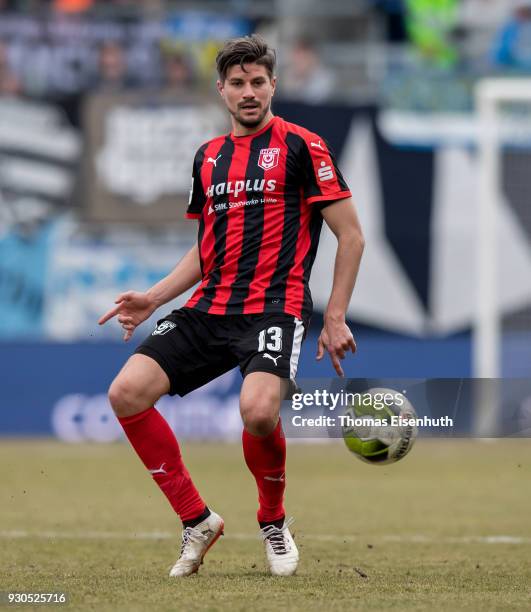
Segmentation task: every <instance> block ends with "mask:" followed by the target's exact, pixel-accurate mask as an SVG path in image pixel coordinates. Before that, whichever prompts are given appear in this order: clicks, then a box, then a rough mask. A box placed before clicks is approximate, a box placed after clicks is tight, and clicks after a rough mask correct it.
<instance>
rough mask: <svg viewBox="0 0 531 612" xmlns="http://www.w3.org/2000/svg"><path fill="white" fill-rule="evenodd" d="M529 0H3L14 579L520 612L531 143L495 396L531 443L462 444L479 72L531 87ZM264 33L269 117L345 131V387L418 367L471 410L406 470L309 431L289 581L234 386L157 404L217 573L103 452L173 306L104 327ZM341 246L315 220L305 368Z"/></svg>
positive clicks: (120, 590)
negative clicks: (233, 74)
mask: <svg viewBox="0 0 531 612" xmlns="http://www.w3.org/2000/svg"><path fill="white" fill-rule="evenodd" d="M524 5H525V6H524ZM527 5H528V3H526V2H523V1H522V2H508V1H506V0H463V1H462V2H458V1H457V0H439V1H438V2H432V1H431V0H372V1H371V0H348V1H347V0H328V1H327V2H320V1H319V0H282V1H279V0H256V1H251V0H199V1H197V2H180V1H175V2H162V1H159V0H143V1H141V2H134V1H132V0H114V1H110V2H97V1H95V0H50V1H47V2H40V1H36V0H0V380H1V393H0V470H1V472H0V474H1V476H0V541H1V543H2V546H1V552H0V566H1V568H2V570H1V571H0V592H1V591H6V590H14V589H16V590H19V591H28V590H33V591H37V592H44V591H51V590H53V591H57V590H59V591H66V592H68V594H69V597H70V601H71V604H72V606H71V607H73V608H74V609H87V610H90V609H97V610H107V609H109V610H116V609H127V610H145V609H147V608H148V607H149V608H153V609H157V610H175V609H186V610H204V609H209V610H218V609H220V610H223V609H239V610H248V609H249V608H253V609H254V610H257V611H258V610H270V609H276V610H278V609H281V610H282V609H290V610H297V609H299V608H300V609H301V610H302V609H304V610H305V611H308V610H323V609H325V610H341V611H343V610H345V609H362V610H364V611H365V610H382V609H385V608H388V607H391V606H392V607H393V608H394V609H396V610H402V609H404V610H405V609H407V610H411V609H414V610H427V609H430V610H448V609H463V608H467V609H482V610H489V609H496V610H502V609H507V610H509V609H510V610H515V609H528V606H529V595H530V593H529V584H530V583H531V575H530V573H529V572H530V569H531V566H530V564H529V546H530V544H531V538H530V537H529V535H530V531H529V506H530V503H531V498H530V489H529V477H530V470H531V458H530V452H529V440H528V438H525V430H526V429H527V432H529V430H530V429H531V426H530V419H531V400H530V399H529V398H530V396H531V390H530V388H529V381H530V376H529V369H530V364H531V357H529V350H530V347H531V342H529V338H530V334H529V332H530V330H531V317H530V316H529V307H530V306H531V284H530V283H529V278H531V274H530V272H531V250H530V247H529V245H530V237H531V234H530V232H531V215H530V214H529V193H530V187H531V186H530V176H529V172H528V165H529V141H528V142H527V145H525V146H521V143H520V146H518V147H517V148H515V147H508V148H505V149H504V151H503V181H502V182H503V187H504V196H505V197H504V198H503V200H502V202H501V205H500V206H501V209H500V218H499V234H498V239H499V244H500V245H501V249H500V264H501V265H500V270H499V272H500V283H501V284H500V287H501V290H500V291H499V293H498V297H499V302H498V303H499V307H500V312H501V313H502V314H503V326H502V327H503V330H504V332H507V333H506V334H505V333H504V336H507V338H508V339H509V341H510V342H509V346H508V348H509V350H508V351H507V352H506V355H505V357H507V358H504V360H503V370H502V374H503V376H504V381H503V385H502V386H503V388H504V389H505V388H506V389H507V396H508V397H509V400H510V401H509V402H508V403H507V405H505V404H504V405H503V410H504V416H505V414H506V413H507V414H508V415H509V416H510V418H511V423H512V425H515V424H516V425H517V426H518V428H519V431H520V432H522V431H523V432H524V437H523V439H519V440H501V439H498V440H496V441H493V440H491V441H490V443H485V442H480V441H477V440H472V439H470V438H469V437H468V436H471V435H480V434H481V432H482V429H481V426H479V427H478V421H481V419H478V416H481V414H482V409H483V405H482V404H481V402H479V405H477V402H476V405H474V406H473V405H472V404H473V403H472V402H471V401H470V398H471V394H470V393H469V391H470V390H471V389H472V390H473V389H474V388H475V387H474V384H473V383H472V386H470V385H469V386H468V387H467V384H464V383H463V381H470V380H471V376H472V375H473V374H474V370H473V365H472V364H473V334H472V329H473V322H474V318H475V311H476V308H477V294H476V289H477V270H478V264H479V263H480V262H478V261H477V258H476V257H477V256H476V253H477V249H476V243H477V239H478V236H477V220H478V218H479V215H480V214H481V202H480V199H479V196H478V192H479V186H478V180H479V179H478V176H479V159H478V155H477V146H476V145H477V137H478V125H477V123H476V115H475V111H474V87H475V84H476V83H477V82H478V81H479V80H481V79H482V78H483V77H486V76H493V75H494V76H519V77H521V78H524V79H527V77H528V76H529V71H530V70H531V55H529V53H530V52H529V49H530V48H531V45H529V44H526V40H528V38H526V36H527V37H529V36H530V34H529V28H528V27H527V26H528V25H529V17H530V14H529V9H528V8H527ZM526 11H527V12H526ZM519 30H522V32H523V34H522V36H523V38H519V36H517V35H516V34H517V32H518V31H519ZM253 31H258V32H260V33H262V34H264V35H265V36H266V37H267V39H268V40H269V41H270V42H271V43H272V44H273V46H275V47H276V48H277V49H278V53H279V71H278V76H279V87H278V91H277V95H276V96H275V104H274V111H275V113H277V114H279V115H282V116H284V117H285V118H286V119H290V120H293V121H296V122H298V123H300V124H302V125H305V126H306V127H308V128H310V129H314V130H316V131H317V132H318V133H319V134H321V135H322V136H323V137H325V138H326V139H327V140H328V141H329V142H330V144H331V145H332V146H333V147H334V149H335V150H336V153H337V156H338V159H339V164H340V167H341V168H342V170H343V171H344V174H345V177H346V178H347V180H348V182H349V184H350V186H351V188H352V191H353V193H354V197H355V200H356V202H357V206H358V209H359V213H360V217H361V221H362V224H363V228H364V232H365V235H366V239H367V247H366V252H365V254H364V259H363V262H362V269H361V272H360V277H359V281H358V284H357V287H356V289H355V294H354V297H353V299H352V302H351V306H350V310H349V318H350V321H351V323H352V326H353V330H354V334H355V337H356V339H357V342H358V347H359V350H358V354H357V355H356V356H355V357H350V358H349V359H348V360H346V362H345V365H344V368H345V372H346V375H347V376H349V377H353V378H361V379H363V380H378V381H382V379H387V382H388V385H386V386H393V384H392V383H393V381H394V382H397V381H400V385H399V386H398V387H397V388H401V384H402V382H403V381H405V383H404V384H406V385H407V384H411V385H413V386H414V385H415V384H416V383H418V382H419V381H420V383H421V388H422V394H423V398H424V399H426V398H427V397H430V398H431V401H430V402H429V404H430V408H431V410H432V414H433V412H434V411H435V412H438V413H439V414H448V415H449V416H453V415H456V416H457V417H458V424H459V427H458V433H459V435H461V436H465V439H460V440H456V439H442V440H437V439H433V438H429V439H421V440H419V441H418V442H417V443H416V445H415V448H414V450H413V452H411V453H410V455H409V456H408V457H407V458H406V459H405V460H404V461H401V462H399V463H398V464H396V465H393V466H391V467H389V468H376V467H372V466H367V465H365V464H362V463H361V462H358V461H356V460H354V459H353V458H352V457H351V456H350V455H349V453H348V452H347V451H346V450H345V448H344V447H343V445H342V443H341V442H340V441H339V443H337V444H334V443H333V442H331V443H329V444H290V449H289V454H288V477H289V487H288V511H289V513H290V514H292V513H293V515H294V516H295V517H296V518H297V523H296V537H297V542H298V545H299V548H300V550H301V553H302V559H301V565H300V568H299V571H298V575H297V576H295V577H293V578H292V579H290V580H289V581H283V582H282V581H277V580H274V579H272V578H271V577H269V576H268V575H267V574H266V573H265V572H264V570H263V558H262V556H263V555H262V551H261V549H260V547H261V544H260V542H258V541H257V539H256V524H255V510H256V508H255V506H256V491H255V489H254V483H253V482H252V478H250V476H249V474H248V473H247V471H246V468H245V466H244V464H243V460H242V457H241V448H240V445H239V443H237V442H236V443H230V442H231V441H236V440H237V439H238V438H239V436H240V432H241V422H240V418H239V414H238V399H237V391H238V387H239V380H240V378H239V373H238V372H232V373H229V374H227V375H226V376H225V377H223V378H222V379H220V380H218V381H215V382H214V383H212V384H210V385H208V386H206V387H205V388H203V389H200V390H198V391H197V392H195V393H194V394H191V395H190V396H188V397H186V398H183V399H179V398H174V399H170V398H164V399H163V400H161V402H160V403H159V406H158V407H159V409H160V410H161V411H162V412H163V413H164V415H165V416H166V417H167V418H168V420H169V422H170V424H171V425H172V427H173V428H174V429H175V431H176V432H177V434H178V437H179V439H180V440H181V441H182V443H183V444H182V448H183V454H184V456H185V460H186V463H187V465H188V467H189V469H190V471H191V473H192V474H193V476H194V479H196V482H197V483H198V485H199V487H200V489H201V490H202V491H203V490H204V491H205V495H206V496H207V498H208V500H209V501H208V503H209V504H212V507H214V508H215V509H216V510H217V511H219V512H220V513H221V514H223V515H224V517H225V518H226V536H225V537H224V538H223V539H222V540H223V541H221V542H220V544H219V545H217V546H216V548H215V549H214V550H213V551H212V553H209V557H208V559H207V563H206V564H205V567H204V568H202V569H201V572H200V574H199V577H198V580H195V579H194V580H191V581H187V582H186V583H182V582H181V583H179V584H178V585H176V584H174V583H170V582H169V581H168V579H167V572H166V569H167V568H168V567H169V566H170V564H171V563H173V561H174V560H175V556H176V553H177V551H178V528H176V524H175V517H174V515H173V514H172V513H171V512H168V508H167V504H166V502H165V500H164V499H163V497H162V496H161V495H159V494H158V492H157V491H156V490H154V489H153V483H152V482H151V479H150V477H149V475H147V474H146V473H145V470H143V469H142V468H141V466H140V464H139V462H138V461H137V459H136V458H135V457H134V454H133V453H132V451H131V449H130V448H129V447H128V445H126V444H121V443H116V444H114V443H111V442H115V441H118V440H119V439H120V438H121V437H122V433H121V430H120V428H119V427H118V426H117V424H116V420H115V418H114V416H113V415H112V413H111V410H110V407H109V405H108V401H107V397H106V389H107V387H108V384H109V383H110V381H111V380H112V378H113V376H114V375H115V373H116V372H117V371H118V369H119V368H120V367H121V365H122V363H123V361H124V360H125V359H126V358H127V356H128V355H129V354H130V352H131V351H132V349H133V346H134V344H135V343H136V342H138V341H139V339H140V338H141V337H142V336H143V335H144V334H147V333H148V332H149V331H150V330H151V329H152V325H153V323H154V321H153V320H152V321H150V322H146V323H145V324H144V325H143V326H142V328H141V329H139V330H138V331H137V332H136V333H135V336H134V338H133V340H132V342H131V343H130V344H129V345H124V344H123V343H122V341H121V333H120V329H119V328H118V326H117V325H116V324H115V325H112V324H110V325H106V326H104V327H101V328H100V327H98V326H97V324H96V321H97V319H98V318H99V316H101V314H102V313H103V312H105V311H106V310H107V309H108V307H109V306H110V304H111V303H112V301H113V300H114V298H115V296H116V294H117V293H118V292H120V291H122V290H125V289H129V288H134V289H142V288H147V287H148V286H150V285H151V284H152V283H154V282H155V281H156V280H158V279H159V278H160V277H161V276H163V275H164V274H165V273H167V272H168V271H169V270H170V269H171V268H172V267H173V265H174V264H175V262H176V261H177V260H178V259H179V257H180V256H181V255H182V254H183V253H184V252H185V251H186V249H187V248H188V247H189V246H190V245H191V244H192V242H193V240H194V239H195V224H194V223H192V222H185V221H184V220H183V219H182V213H183V211H184V208H185V203H186V200H187V195H188V189H189V181H190V168H191V161H192V156H193V153H194V151H195V149H196V147H197V146H198V145H199V144H200V143H201V142H202V141H204V140H205V139H207V138H209V137H210V136H211V135H212V134H216V133H219V132H220V131H223V130H225V129H227V127H228V125H227V119H226V116H225V114H224V111H223V108H222V106H221V105H220V103H219V101H218V100H217V98H216V95H215V91H214V80H215V74H214V71H213V62H214V57H215V54H216V51H217V49H218V48H219V46H220V44H221V43H222V42H223V40H224V39H226V38H228V37H231V36H236V35H242V34H246V33H250V32H253ZM529 106H531V105H527V107H528V108H527V112H525V109H524V110H523V111H522V109H520V111H519V113H520V114H518V115H517V116H516V118H515V117H513V120H514V121H515V122H516V131H517V132H522V133H525V129H524V125H525V120H528V119H529V113H528V109H529ZM513 127H514V126H513ZM513 132H514V130H513ZM527 133H529V132H527ZM333 254H334V240H333V239H332V238H331V236H330V234H328V233H326V232H323V235H322V240H321V245H320V254H319V257H318V260H317V261H316V265H315V268H314V272H313V276H312V290H313V295H314V301H315V304H316V314H315V316H314V318H313V321H312V328H311V330H310V333H309V337H308V339H307V341H306V342H305V345H304V346H303V351H302V355H301V360H300V366H299V367H300V369H299V372H300V375H301V376H303V377H305V378H306V379H316V378H319V379H324V378H326V377H327V376H328V377H333V370H332V368H331V366H330V364H329V363H328V362H323V363H320V364H318V363H316V362H315V360H314V354H315V353H314V351H315V343H316V338H317V334H318V332H319V326H320V322H321V314H322V309H323V307H324V305H325V303H326V300H327V298H328V292H329V288H330V283H331V274H330V270H331V259H332V257H333ZM183 299H184V298H182V299H181V300H179V301H178V302H177V303H180V302H182V300H183ZM510 377H512V378H510ZM507 381H509V382H507ZM513 381H514V382H513ZM397 384H398V383H397ZM422 385H423V386H422ZM495 387H496V384H495ZM483 388H484V387H483V385H480V389H483ZM485 388H486V390H487V393H489V389H490V388H491V387H488V386H487V387H485ZM463 390H465V391H463ZM498 391H499V389H498ZM479 397H480V398H481V397H482V395H481V393H480V394H479ZM458 400H459V401H458ZM414 403H415V405H416V407H417V409H418V410H419V412H422V408H423V405H422V401H421V402H420V403H419V404H417V402H416V401H415V402H414ZM479 425H481V423H479ZM491 425H492V422H491ZM432 433H433V432H432ZM499 433H502V431H501V430H500V431H499ZM66 442H69V443H66ZM2 601H3V600H1V596H0V604H1V603H2Z"/></svg>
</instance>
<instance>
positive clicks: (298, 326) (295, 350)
mask: <svg viewBox="0 0 531 612" xmlns="http://www.w3.org/2000/svg"><path fill="white" fill-rule="evenodd" d="M294 321H295V330H294V331H293V345H292V347H291V357H290V360H289V377H290V378H291V379H293V378H295V376H296V374H297V366H298V365H299V356H300V354H301V345H302V337H303V336H304V325H303V323H302V321H301V320H300V319H297V317H295V318H294Z"/></svg>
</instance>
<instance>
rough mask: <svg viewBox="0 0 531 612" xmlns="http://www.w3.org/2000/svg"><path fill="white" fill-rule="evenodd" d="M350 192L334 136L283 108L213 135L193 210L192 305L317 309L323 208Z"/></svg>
mask: <svg viewBox="0 0 531 612" xmlns="http://www.w3.org/2000/svg"><path fill="white" fill-rule="evenodd" d="M350 195H351V194H350V190H349V188H348V187H347V185H346V183H345V181H344V179H343V177H342V175H341V173H340V171H339V170H338V168H337V165H336V162H335V159H334V156H333V154H332V152H331V151H330V150H329V148H328V146H327V145H326V143H325V141H324V140H323V139H322V138H321V137H319V136H318V135H317V134H314V133H312V132H310V131H308V130H306V129H304V128H302V127H300V126H297V125H295V124H293V123H288V122H286V121H284V120H283V119H281V118H280V117H274V118H273V119H272V120H271V121H270V122H269V123H268V124H267V125H266V126H264V127H263V128H262V129H261V130H259V131H258V132H255V133H254V134H250V135H247V136H234V135H233V134H228V135H226V136H220V137H218V138H214V139H213V140H210V141H209V142H207V143H205V144H204V145H203V146H202V147H200V149H199V150H198V151H197V153H196V156H195V159H194V165H193V174H192V189H191V192H190V201H189V204H188V210H187V213H186V216H187V217H188V218H193V219H199V234H198V242H199V253H200V261H201V272H202V282H201V284H200V285H199V287H198V288H197V290H196V291H195V292H194V294H193V295H192V297H191V298H190V299H189V300H188V302H187V303H186V306H187V307H189V308H197V309H199V310H202V311H204V312H208V313H210V314H251V313H263V312H284V313H288V314H291V315H293V316H295V317H298V318H299V319H303V318H307V317H309V315H310V314H311V312H312V299H311V295H310V289H309V286H308V285H309V279H310V272H311V268H312V265H313V262H314V260H315V255H316V253H317V245H318V242H319V235H320V233H321V226H322V222H323V218H322V215H321V209H322V208H323V207H324V206H326V205H328V204H329V203H332V202H334V201H337V200H340V199H342V198H346V197H349V196H350Z"/></svg>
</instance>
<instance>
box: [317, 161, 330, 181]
mask: <svg viewBox="0 0 531 612" xmlns="http://www.w3.org/2000/svg"><path fill="white" fill-rule="evenodd" d="M317 176H318V177H319V180H320V181H321V182H322V183H324V182H325V181H331V180H332V179H333V178H334V171H333V170H332V166H328V165H327V163H326V162H324V161H322V162H321V167H320V168H319V170H318V171H317Z"/></svg>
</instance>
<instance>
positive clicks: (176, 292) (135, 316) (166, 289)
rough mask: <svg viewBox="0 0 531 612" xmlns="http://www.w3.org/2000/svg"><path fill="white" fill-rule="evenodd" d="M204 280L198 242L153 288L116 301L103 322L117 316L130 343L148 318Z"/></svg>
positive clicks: (125, 337)
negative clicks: (137, 328) (159, 308)
mask: <svg viewBox="0 0 531 612" xmlns="http://www.w3.org/2000/svg"><path fill="white" fill-rule="evenodd" d="M199 280H201V265H200V262H199V248H198V246H197V244H196V245H194V246H193V247H192V248H191V249H190V250H189V251H188V253H186V255H185V256H184V257H183V258H182V259H181V261H179V263H178V264H177V265H176V266H175V268H174V269H173V270H172V271H171V272H170V273H169V274H168V276H165V277H164V278H163V279H162V280H160V281H159V282H158V283H156V284H155V285H153V287H151V289H148V290H147V291H145V292H141V291H126V292H125V293H121V294H120V295H119V296H118V297H117V298H116V300H115V304H116V306H115V307H114V308H111V310H109V311H108V312H106V313H105V314H104V315H103V316H102V317H101V319H100V320H99V321H98V323H99V324H100V325H103V324H104V323H106V322H107V321H109V319H112V318H113V317H117V318H118V322H119V323H120V325H121V326H122V327H123V329H124V332H125V333H124V340H125V341H126V342H127V340H129V338H131V336H132V335H133V332H134V331H135V329H136V327H138V325H140V323H142V322H143V321H145V320H146V319H148V318H149V317H150V316H151V315H152V314H153V313H154V312H155V310H157V308H158V307H159V306H162V305H163V304H166V303H167V302H170V301H171V300H173V299H175V298H176V297H179V296H180V295H181V294H183V293H184V292H185V291H187V290H188V289H190V287H193V286H194V285H195V284H196V283H197V282H198V281H199Z"/></svg>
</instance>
